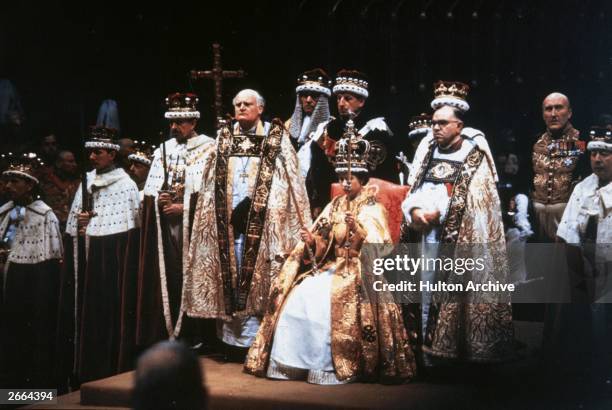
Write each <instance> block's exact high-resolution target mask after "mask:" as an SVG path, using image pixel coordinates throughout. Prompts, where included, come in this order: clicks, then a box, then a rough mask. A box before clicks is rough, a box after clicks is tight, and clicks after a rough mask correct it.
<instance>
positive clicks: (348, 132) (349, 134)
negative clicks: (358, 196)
mask: <svg viewBox="0 0 612 410" xmlns="http://www.w3.org/2000/svg"><path fill="white" fill-rule="evenodd" d="M348 115H349V120H348V121H347V122H346V129H345V132H344V135H345V138H346V139H347V140H348V143H347V148H346V152H347V164H346V165H347V167H346V168H347V172H346V174H347V176H346V178H347V183H346V184H344V186H343V188H344V192H346V212H347V213H348V212H351V197H350V194H351V186H352V181H351V179H352V170H351V165H352V164H351V160H352V158H351V157H352V153H351V151H352V149H353V137H354V136H355V124H354V122H353V118H355V113H354V112H352V111H349V114H348ZM344 248H345V249H346V263H345V265H344V268H345V272H346V273H347V274H348V268H349V260H350V257H351V255H350V252H351V232H350V228H349V227H348V225H347V229H346V242H345V243H344Z"/></svg>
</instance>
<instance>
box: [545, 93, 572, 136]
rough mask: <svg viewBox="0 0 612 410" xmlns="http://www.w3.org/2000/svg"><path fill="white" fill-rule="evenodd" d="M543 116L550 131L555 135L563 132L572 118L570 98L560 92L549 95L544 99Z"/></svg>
mask: <svg viewBox="0 0 612 410" xmlns="http://www.w3.org/2000/svg"><path fill="white" fill-rule="evenodd" d="M542 118H543V119H544V122H545V123H546V129H547V130H548V132H550V133H551V134H553V135H555V136H558V135H559V134H561V133H562V132H563V130H564V129H565V127H566V126H567V123H568V122H569V120H570V118H572V107H571V106H570V101H569V98H567V96H566V95H564V94H561V93H558V92H554V93H551V94H549V95H547V96H546V98H544V101H542Z"/></svg>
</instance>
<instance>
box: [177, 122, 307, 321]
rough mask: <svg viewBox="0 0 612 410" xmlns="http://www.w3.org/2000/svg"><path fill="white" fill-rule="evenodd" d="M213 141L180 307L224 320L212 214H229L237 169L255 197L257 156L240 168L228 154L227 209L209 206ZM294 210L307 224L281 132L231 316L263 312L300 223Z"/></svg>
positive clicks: (292, 157)
mask: <svg viewBox="0 0 612 410" xmlns="http://www.w3.org/2000/svg"><path fill="white" fill-rule="evenodd" d="M263 133H264V128H263V124H262V123H261V122H260V123H259V124H258V126H257V132H256V134H257V135H262V134H263ZM218 141H219V138H217V143H218ZM217 143H216V144H212V147H211V149H210V150H209V153H208V155H207V157H206V158H207V159H206V163H205V164H204V172H203V180H202V184H201V190H200V194H199V196H198V202H197V205H196V210H195V216H194V222H193V230H192V234H191V235H192V236H191V245H190V250H189V256H188V258H187V264H186V269H185V282H184V285H183V286H184V288H185V290H184V295H183V298H184V299H183V307H184V310H185V312H186V313H187V315H188V316H191V317H199V318H217V319H223V320H226V321H229V320H231V319H232V315H231V314H228V313H227V311H226V306H225V301H224V284H223V277H222V269H221V266H220V255H219V252H220V245H219V236H218V229H217V213H218V212H227V219H228V220H229V219H230V218H231V214H232V178H233V175H234V174H235V173H237V172H240V173H246V174H248V178H249V190H250V194H249V197H251V199H253V197H254V195H256V193H255V192H254V191H255V188H254V186H255V184H256V179H257V176H258V173H259V172H258V170H259V168H260V165H261V159H260V158H257V157H251V160H250V161H249V162H248V165H247V167H246V169H244V170H242V169H241V168H240V162H239V161H238V158H236V157H230V158H229V160H228V165H227V176H228V177H227V180H226V185H225V186H226V198H227V199H226V203H227V209H225V210H217V209H216V205H215V178H216V175H215V170H216V161H217V155H218V152H217ZM259 189H260V190H264V191H265V190H266V189H267V188H266V187H264V186H261V187H259ZM290 189H291V190H293V193H294V194H295V199H296V201H297V202H298V203H297V204H296V203H295V202H294V201H293V198H292V196H291V194H290V192H289V191H290ZM298 212H300V213H301V214H302V219H303V221H304V223H305V224H307V225H309V224H310V222H311V221H312V219H311V216H310V205H309V203H308V196H307V195H306V187H305V184H304V178H303V177H302V175H301V174H300V172H299V165H298V160H297V157H296V154H295V150H294V149H293V147H292V146H291V142H290V141H289V136H288V134H287V133H286V132H284V133H283V134H282V138H281V142H280V152H279V154H278V155H277V157H276V159H275V163H274V170H273V173H272V183H271V186H270V192H269V197H268V201H267V211H266V216H265V220H264V223H263V231H262V234H261V244H260V247H259V251H258V253H257V258H256V262H255V268H254V272H253V276H252V280H251V286H250V290H249V293H248V296H247V300H246V308H245V309H243V310H239V311H236V312H234V313H233V315H234V316H236V317H247V316H263V313H264V309H265V306H266V305H267V301H268V293H269V290H270V284H271V282H272V280H273V279H274V278H275V277H276V276H277V274H278V272H279V271H280V269H281V266H282V264H283V262H284V261H285V258H286V257H287V255H289V253H290V252H291V249H293V247H294V246H295V244H296V243H297V241H298V239H299V231H300V228H301V224H300V220H299V218H298ZM228 231H229V238H226V239H227V241H228V242H229V255H228V257H229V259H230V274H231V280H232V288H233V289H236V287H237V282H238V273H237V269H236V258H235V254H234V240H233V238H234V232H233V228H232V226H231V224H230V225H229V226H228ZM230 238H231V239H230ZM247 252H249V250H247Z"/></svg>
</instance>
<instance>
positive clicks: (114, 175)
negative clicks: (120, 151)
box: [87, 167, 128, 194]
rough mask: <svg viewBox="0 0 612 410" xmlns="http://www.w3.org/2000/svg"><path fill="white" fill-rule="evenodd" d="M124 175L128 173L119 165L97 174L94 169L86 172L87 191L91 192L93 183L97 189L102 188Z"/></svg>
mask: <svg viewBox="0 0 612 410" xmlns="http://www.w3.org/2000/svg"><path fill="white" fill-rule="evenodd" d="M126 176H128V174H127V173H126V172H125V171H124V170H123V168H121V167H118V168H115V169H113V170H112V171H109V172H105V173H103V174H98V173H97V172H96V170H95V169H94V170H93V171H91V172H88V173H87V192H89V193H90V194H91V193H92V186H94V185H95V186H96V188H98V189H100V188H104V187H107V186H109V185H112V184H114V183H115V182H117V181H119V180H120V179H123V178H125V177H126Z"/></svg>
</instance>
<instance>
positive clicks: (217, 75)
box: [191, 43, 246, 126]
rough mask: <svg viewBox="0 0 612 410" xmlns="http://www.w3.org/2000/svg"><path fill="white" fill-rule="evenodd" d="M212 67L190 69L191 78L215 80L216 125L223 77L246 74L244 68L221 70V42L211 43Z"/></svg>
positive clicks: (219, 117)
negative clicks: (209, 68) (207, 68)
mask: <svg viewBox="0 0 612 410" xmlns="http://www.w3.org/2000/svg"><path fill="white" fill-rule="evenodd" d="M212 49H213V67H212V70H206V71H198V70H191V78H192V79H193V80H199V79H201V78H204V79H207V80H213V81H214V82H215V117H216V125H217V126H218V125H219V120H220V119H222V118H223V79H225V78H243V77H245V76H246V72H245V71H244V70H223V68H222V66H221V44H219V43H213V45H212Z"/></svg>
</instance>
